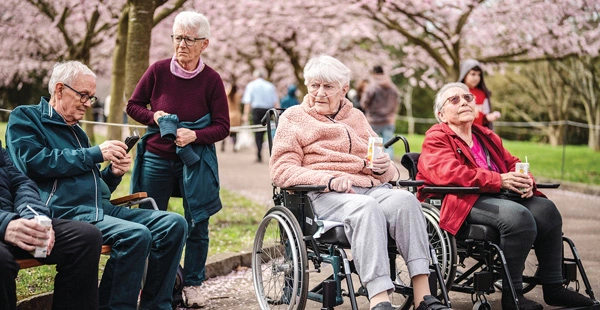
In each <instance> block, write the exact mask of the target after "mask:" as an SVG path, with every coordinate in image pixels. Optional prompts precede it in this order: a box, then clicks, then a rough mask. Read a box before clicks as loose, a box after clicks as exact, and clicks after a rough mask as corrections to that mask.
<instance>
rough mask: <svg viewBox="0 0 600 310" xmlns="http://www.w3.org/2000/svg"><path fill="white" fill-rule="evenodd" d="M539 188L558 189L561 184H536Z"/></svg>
mask: <svg viewBox="0 0 600 310" xmlns="http://www.w3.org/2000/svg"><path fill="white" fill-rule="evenodd" d="M535 186H536V187H537V188H558V187H559V186H560V183H536V184H535Z"/></svg>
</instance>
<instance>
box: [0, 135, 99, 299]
mask: <svg viewBox="0 0 600 310" xmlns="http://www.w3.org/2000/svg"><path fill="white" fill-rule="evenodd" d="M35 215H45V216H47V217H50V211H49V210H48V207H47V206H46V205H44V203H42V201H41V200H40V195H39V193H38V190H37V187H36V186H35V183H34V182H33V181H31V179H29V178H28V177H27V176H25V175H24V174H23V173H21V171H19V170H18V169H17V168H16V167H15V166H14V165H13V163H12V161H11V160H10V158H9V157H8V154H7V153H6V150H5V149H4V148H3V147H2V142H0V309H7V310H13V309H16V307H17V295H16V285H15V279H16V278H17V274H18V273H19V264H17V262H16V260H17V259H22V258H33V256H32V255H31V253H30V252H31V251H33V250H34V249H35V247H36V246H44V244H47V245H48V248H47V256H46V257H45V258H36V259H37V260H39V261H40V262H42V263H44V264H56V270H57V271H58V273H57V275H56V277H55V278H54V294H53V295H52V307H53V309H98V261H99V260H100V249H101V247H102V235H101V234H100V231H99V230H98V229H97V228H96V227H94V226H93V225H90V224H88V223H84V222H79V221H70V220H63V219H52V228H51V230H50V233H49V234H47V233H46V228H45V227H43V226H41V225H40V224H38V223H37V222H36V221H35V219H34V216H35Z"/></svg>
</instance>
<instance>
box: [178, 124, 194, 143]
mask: <svg viewBox="0 0 600 310" xmlns="http://www.w3.org/2000/svg"><path fill="white" fill-rule="evenodd" d="M194 141H196V132H195V131H193V130H191V129H188V128H177V138H175V144H176V145H177V146H178V147H184V146H186V145H188V144H190V143H193V142H194Z"/></svg>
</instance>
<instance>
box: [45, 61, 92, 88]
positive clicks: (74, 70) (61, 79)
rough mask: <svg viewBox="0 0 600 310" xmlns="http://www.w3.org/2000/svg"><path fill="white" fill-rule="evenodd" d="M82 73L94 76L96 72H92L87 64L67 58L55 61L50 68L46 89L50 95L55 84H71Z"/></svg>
mask: <svg viewBox="0 0 600 310" xmlns="http://www.w3.org/2000/svg"><path fill="white" fill-rule="evenodd" d="M82 75H89V76H92V77H94V78H96V74H94V72H93V71H92V70H91V69H90V68H88V66H86V65H85V64H83V63H81V62H79V61H76V60H69V61H63V62H59V63H56V64H55V65H54V69H52V75H51V76H50V81H49V82H48V91H49V92H50V96H52V94H53V93H54V89H55V88H56V84H58V83H63V84H73V82H75V79H77V78H79V77H81V76H82Z"/></svg>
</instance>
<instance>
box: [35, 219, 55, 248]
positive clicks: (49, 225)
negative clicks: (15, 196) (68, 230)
mask: <svg viewBox="0 0 600 310" xmlns="http://www.w3.org/2000/svg"><path fill="white" fill-rule="evenodd" d="M34 219H35V220H36V221H37V222H38V223H39V224H41V225H42V226H44V227H46V235H47V236H49V234H50V228H52V220H51V219H50V218H49V217H47V216H45V215H36V216H35V217H34ZM47 253H48V241H46V242H45V243H44V245H43V246H37V247H35V250H34V251H33V257H37V258H42V257H46V255H47Z"/></svg>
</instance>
